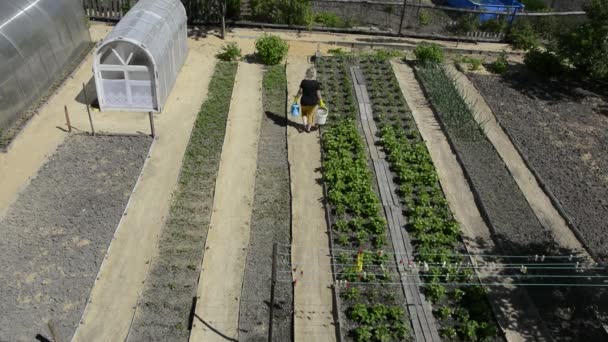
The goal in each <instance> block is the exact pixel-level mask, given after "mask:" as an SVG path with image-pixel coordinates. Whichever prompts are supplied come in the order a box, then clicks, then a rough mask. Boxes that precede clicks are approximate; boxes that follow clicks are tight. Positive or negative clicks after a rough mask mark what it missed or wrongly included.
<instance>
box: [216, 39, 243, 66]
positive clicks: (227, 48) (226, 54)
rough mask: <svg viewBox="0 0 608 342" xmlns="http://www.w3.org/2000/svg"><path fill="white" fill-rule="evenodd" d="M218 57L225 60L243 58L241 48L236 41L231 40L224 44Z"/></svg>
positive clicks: (234, 60)
mask: <svg viewBox="0 0 608 342" xmlns="http://www.w3.org/2000/svg"><path fill="white" fill-rule="evenodd" d="M216 57H217V58H218V59H220V60H222V61H224V62H236V61H239V60H240V59H241V58H242V55H241V48H239V45H238V44H237V43H235V42H229V43H227V44H226V45H224V46H222V49H221V50H220V53H218V54H217V55H216Z"/></svg>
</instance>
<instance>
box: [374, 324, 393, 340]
mask: <svg viewBox="0 0 608 342" xmlns="http://www.w3.org/2000/svg"><path fill="white" fill-rule="evenodd" d="M373 338H374V341H378V342H390V341H392V334H391V330H390V329H389V327H388V326H387V325H386V324H382V325H379V326H376V328H375V329H374V337H373Z"/></svg>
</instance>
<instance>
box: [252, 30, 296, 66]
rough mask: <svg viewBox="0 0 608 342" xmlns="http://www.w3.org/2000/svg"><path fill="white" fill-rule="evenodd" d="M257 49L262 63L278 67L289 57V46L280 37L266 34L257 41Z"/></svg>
mask: <svg viewBox="0 0 608 342" xmlns="http://www.w3.org/2000/svg"><path fill="white" fill-rule="evenodd" d="M255 49H256V53H257V55H258V56H259V57H260V59H261V60H262V63H264V64H266V65H276V64H279V63H281V61H282V60H283V58H285V56H287V51H288V50H289V46H288V45H287V43H286V42H285V41H284V40H283V39H281V37H279V36H274V35H270V34H264V35H263V36H262V37H260V38H258V39H257V40H256V41H255Z"/></svg>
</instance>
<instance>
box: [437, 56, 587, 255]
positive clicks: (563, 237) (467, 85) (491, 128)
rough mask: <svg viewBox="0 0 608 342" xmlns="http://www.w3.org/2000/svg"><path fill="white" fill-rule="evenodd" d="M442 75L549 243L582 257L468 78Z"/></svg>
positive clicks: (579, 247) (457, 74) (453, 70)
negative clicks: (491, 147) (550, 238)
mask: <svg viewBox="0 0 608 342" xmlns="http://www.w3.org/2000/svg"><path fill="white" fill-rule="evenodd" d="M446 71H447V73H448V75H450V76H451V77H452V78H454V79H455V81H456V85H457V87H458V88H459V90H460V92H461V93H462V94H463V95H464V98H465V99H467V101H468V103H469V105H470V106H471V108H474V111H475V115H474V117H475V120H476V121H477V122H478V123H479V124H480V125H483V127H484V131H485V134H486V136H487V137H488V140H489V141H490V142H491V143H492V145H494V148H496V151H497V152H498V154H499V155H500V157H501V158H502V160H503V161H504V163H505V165H506V166H507V168H508V169H509V171H510V173H511V175H512V176H513V179H515V182H516V183H517V185H518V186H519V188H520V189H521V191H522V193H523V194H524V196H525V197H526V200H527V201H528V203H529V204H530V207H531V208H532V211H534V214H535V215H536V217H537V218H538V220H539V221H540V223H541V224H542V225H543V226H544V227H545V228H546V229H547V230H548V231H549V232H550V233H551V234H552V236H553V239H554V240H555V241H556V242H557V243H558V244H559V245H560V246H562V247H565V248H568V249H569V250H572V251H575V252H579V253H584V248H583V246H582V245H581V243H580V242H579V241H578V239H577V238H576V236H575V235H574V233H572V231H571V230H570V228H569V227H568V225H567V224H566V221H565V220H564V219H563V218H562V216H561V215H560V214H559V212H558V211H557V210H556V209H555V207H554V206H553V204H552V203H551V200H550V199H549V197H548V196H547V194H546V193H545V192H544V191H543V190H542V188H541V187H540V185H539V184H538V182H537V181H536V178H535V177H534V175H533V174H532V172H531V171H530V169H528V167H527V166H526V164H525V162H524V161H523V159H522V158H521V156H520V155H519V153H518V152H517V150H516V149H515V147H514V146H513V144H512V143H511V140H510V139H509V137H508V136H507V134H506V133H505V132H504V131H503V130H502V128H501V127H500V125H499V124H498V122H497V121H496V117H495V116H494V113H493V112H492V109H490V107H489V106H488V104H487V102H486V101H485V99H484V98H483V96H481V94H480V93H479V92H478V91H477V89H476V88H475V86H474V85H473V83H471V81H470V80H469V78H468V77H466V76H465V75H463V74H461V73H460V72H458V71H457V70H456V68H455V67H454V66H453V65H448V66H447V67H446Z"/></svg>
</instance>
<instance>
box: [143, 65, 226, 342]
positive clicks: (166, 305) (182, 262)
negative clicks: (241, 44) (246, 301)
mask: <svg viewBox="0 0 608 342" xmlns="http://www.w3.org/2000/svg"><path fill="white" fill-rule="evenodd" d="M236 70H237V64H236V63H228V62H218V64H217V65H216V68H215V72H214V74H213V77H212V79H211V82H210V84H209V93H208V95H207V101H205V103H204V104H203V105H202V107H201V109H200V111H199V113H198V116H197V118H196V121H195V124H194V127H193V129H192V134H191V137H190V141H189V143H188V146H187V148H186V152H185V155H184V159H183V163H182V170H181V173H180V176H179V183H178V186H177V189H176V191H175V196H174V198H173V202H172V203H171V208H170V213H169V217H168V219H167V223H166V224H165V227H163V231H162V233H161V236H160V240H159V255H158V257H157V258H156V259H155V260H154V262H153V265H152V268H151V271H150V275H149V277H148V279H147V280H146V288H145V290H144V293H143V294H142V297H141V299H140V306H139V308H138V311H140V314H139V315H138V316H137V318H136V320H135V321H134V322H133V328H132V331H131V334H133V335H134V339H136V340H147V339H149V338H150V337H151V336H154V338H155V339H159V340H164V341H187V339H188V334H189V332H188V330H187V328H186V327H187V326H188V317H189V311H190V306H191V302H192V297H193V296H195V295H196V288H197V287H196V282H197V280H198V276H199V273H200V262H201V259H202V256H203V248H204V243H205V239H206V236H207V230H208V227H209V220H210V217H211V210H212V205H213V192H214V188H215V179H216V177H217V170H218V168H219V163H220V155H221V152H222V144H223V141H224V134H225V131H226V121H227V118H228V111H229V108H230V99H231V97H232V90H233V86H234V79H235V76H236ZM158 327H167V328H163V329H159V328H158Z"/></svg>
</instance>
